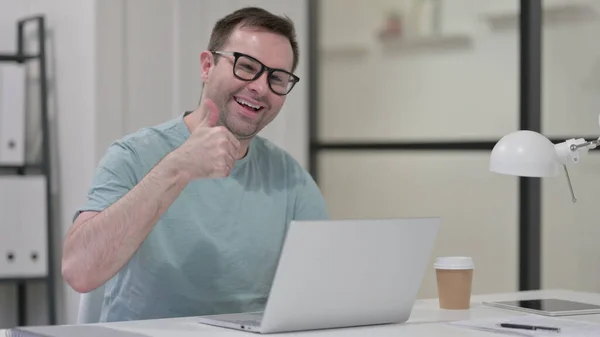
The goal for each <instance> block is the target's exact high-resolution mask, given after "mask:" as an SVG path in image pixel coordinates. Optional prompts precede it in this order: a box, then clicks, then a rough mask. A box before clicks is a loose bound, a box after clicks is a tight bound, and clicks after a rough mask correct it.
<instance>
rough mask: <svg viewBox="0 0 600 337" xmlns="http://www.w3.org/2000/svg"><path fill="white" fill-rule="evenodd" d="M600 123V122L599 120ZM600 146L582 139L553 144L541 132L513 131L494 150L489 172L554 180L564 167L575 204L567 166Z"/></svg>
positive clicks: (599, 141) (599, 140)
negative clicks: (552, 178) (551, 178)
mask: <svg viewBox="0 0 600 337" xmlns="http://www.w3.org/2000/svg"><path fill="white" fill-rule="evenodd" d="M599 122H600V119H599ZM598 145H600V138H599V139H597V140H592V141H586V140H585V139H583V138H577V139H575V138H571V139H568V140H566V141H564V142H561V143H558V144H553V143H552V142H551V141H550V140H549V139H548V138H546V137H545V136H543V135H541V134H540V133H537V132H534V131H530V130H519V131H515V132H511V133H509V134H507V135H506V136H504V137H502V138H501V139H500V140H499V141H498V143H496V145H494V148H493V149H492V154H491V158H490V171H492V172H496V173H500V174H508V175H514V176H521V177H540V178H542V177H554V176H556V175H558V173H559V171H560V166H561V165H562V167H563V169H564V171H565V174H566V177H567V183H568V184H569V190H570V191H571V197H572V199H573V202H576V201H577V199H576V198H575V193H574V192H573V186H572V185H571V179H570V177H569V171H568V170H567V165H571V164H577V163H579V161H580V157H581V155H582V154H583V155H585V154H587V152H588V150H591V149H595V148H596V146H598Z"/></svg>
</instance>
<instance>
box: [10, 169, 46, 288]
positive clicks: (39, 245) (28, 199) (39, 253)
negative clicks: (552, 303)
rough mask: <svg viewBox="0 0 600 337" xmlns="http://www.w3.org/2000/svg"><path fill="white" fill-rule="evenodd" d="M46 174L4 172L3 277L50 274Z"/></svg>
mask: <svg viewBox="0 0 600 337" xmlns="http://www.w3.org/2000/svg"><path fill="white" fill-rule="evenodd" d="M45 191H46V177H45V176H43V175H25V176H18V175H10V176H0V214H2V216H1V217H0V278H38V277H45V276H47V275H48V262H47V261H48V260H47V259H48V257H47V247H48V246H47V240H48V235H47V226H46V225H47V219H46V218H47V216H46V193H45Z"/></svg>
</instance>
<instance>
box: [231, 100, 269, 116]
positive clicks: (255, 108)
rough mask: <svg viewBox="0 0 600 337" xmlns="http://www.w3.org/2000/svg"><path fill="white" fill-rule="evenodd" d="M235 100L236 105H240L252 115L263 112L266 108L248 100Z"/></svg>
mask: <svg viewBox="0 0 600 337" xmlns="http://www.w3.org/2000/svg"><path fill="white" fill-rule="evenodd" d="M233 99H234V100H235V101H236V103H237V104H238V105H240V106H241V107H242V109H243V110H244V111H246V112H248V113H251V114H256V113H258V112H259V111H261V110H262V109H264V107H263V106H262V105H260V104H258V103H256V102H250V101H248V100H246V99H243V98H240V97H235V96H234V97H233Z"/></svg>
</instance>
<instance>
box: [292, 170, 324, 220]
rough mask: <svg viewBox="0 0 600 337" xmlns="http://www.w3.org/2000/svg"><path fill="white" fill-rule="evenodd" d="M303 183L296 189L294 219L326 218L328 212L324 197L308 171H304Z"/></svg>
mask: <svg viewBox="0 0 600 337" xmlns="http://www.w3.org/2000/svg"><path fill="white" fill-rule="evenodd" d="M303 174H304V179H303V180H304V183H303V184H302V185H301V186H300V187H299V189H298V195H297V197H296V205H295V206H296V207H295V211H294V220H328V219H329V213H328V211H327V205H326V203H325V198H324V197H323V194H322V193H321V190H320V189H319V187H318V186H317V184H316V182H315V181H314V179H313V178H312V176H311V175H310V174H308V172H304V173H303Z"/></svg>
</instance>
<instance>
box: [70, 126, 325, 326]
mask: <svg viewBox="0 0 600 337" xmlns="http://www.w3.org/2000/svg"><path fill="white" fill-rule="evenodd" d="M189 135H190V133H189V130H188V128H187V127H186V125H185V123H184V122H183V115H182V116H180V117H178V118H175V119H173V120H170V121H168V122H166V123H163V124H160V125H157V126H154V127H148V128H144V129H141V130H139V131H138V132H135V133H133V134H131V135H128V136H126V137H124V138H123V139H120V140H119V141H116V142H114V143H113V144H112V145H111V146H110V147H109V149H108V151H107V153H106V154H105V156H104V157H103V158H102V160H101V161H100V163H99V165H98V167H97V170H96V172H95V176H94V181H93V185H92V188H91V189H90V190H89V195H88V198H87V202H86V203H85V205H83V207H81V208H80V209H79V210H78V211H77V212H76V214H75V216H77V215H78V214H79V213H80V212H82V211H86V210H91V211H101V210H103V209H105V208H107V207H108V206H110V205H111V204H112V203H114V202H116V201H117V200H118V199H119V198H121V197H122V196H123V195H125V194H126V193H127V192H128V191H129V190H130V189H131V188H133V187H134V186H135V185H136V184H137V183H138V182H139V181H140V180H141V179H142V178H143V177H144V176H145V175H146V174H147V173H148V172H149V171H150V170H151V169H152V167H153V166H154V165H155V164H156V163H158V161H160V160H161V159H162V158H163V157H164V156H165V155H166V154H168V153H169V152H171V151H173V150H174V149H176V148H177V147H178V146H180V145H181V144H182V143H183V142H184V141H185V140H186V139H187V137H189ZM327 218H328V214H327V210H326V206H325V202H324V199H323V196H322V194H321V192H320V190H319V188H318V187H317V185H316V184H315V182H314V180H313V179H312V178H311V176H310V175H309V174H308V173H307V172H306V171H305V170H304V169H303V168H302V167H301V166H300V165H299V164H298V163H297V161H296V160H294V159H293V158H292V157H291V156H290V155H289V154H287V153H286V152H285V151H283V150H282V149H280V148H278V147H276V146H275V145H274V144H273V143H271V142H270V141H268V140H266V139H264V138H261V137H255V138H254V139H253V140H252V142H251V144H250V149H249V152H248V154H247V156H246V157H244V158H243V159H242V160H239V161H237V163H236V165H235V167H234V169H233V170H232V173H231V175H230V176H229V177H227V178H224V179H205V180H195V181H192V182H191V183H190V184H188V186H186V188H185V189H184V190H183V192H182V193H181V195H180V196H179V197H178V198H177V199H176V201H175V202H174V203H173V205H172V206H171V207H170V208H169V209H168V210H167V211H166V212H165V213H164V214H163V216H162V217H161V218H160V220H159V221H158V223H157V224H156V226H155V227H154V229H153V230H152V232H151V233H150V235H149V236H148V238H147V239H146V240H145V241H144V243H143V244H142V245H141V247H140V249H139V250H138V251H137V252H136V254H135V255H134V256H133V257H132V258H131V259H130V260H129V262H128V263H127V264H126V265H125V266H124V267H123V268H122V269H121V270H120V271H119V273H118V274H117V275H115V276H114V277H113V278H112V279H111V280H109V281H108V282H107V283H106V285H105V293H104V301H103V306H102V313H101V318H100V320H101V321H103V322H105V321H123V320H139V319H152V318H167V317H182V316H198V315H209V314H218V313H233V312H243V311H259V310H263V309H264V305H265V303H266V299H267V296H268V293H269V289H270V287H271V281H272V278H273V275H274V272H275V267H276V263H277V260H278V258H279V254H280V250H281V246H282V243H283V239H284V236H285V234H286V230H287V227H288V224H289V222H290V220H294V219H295V220H312V219H327ZM306 249H310V247H306Z"/></svg>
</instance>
